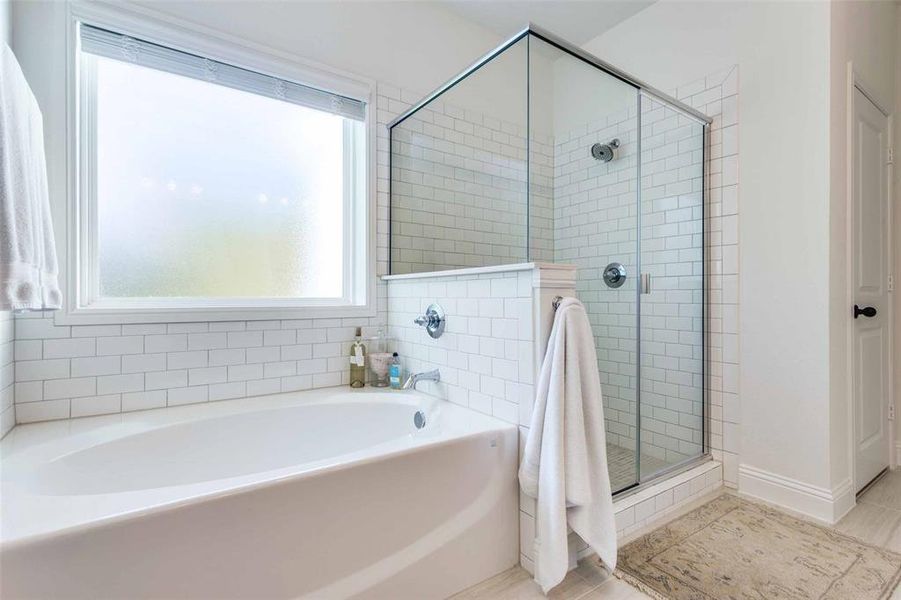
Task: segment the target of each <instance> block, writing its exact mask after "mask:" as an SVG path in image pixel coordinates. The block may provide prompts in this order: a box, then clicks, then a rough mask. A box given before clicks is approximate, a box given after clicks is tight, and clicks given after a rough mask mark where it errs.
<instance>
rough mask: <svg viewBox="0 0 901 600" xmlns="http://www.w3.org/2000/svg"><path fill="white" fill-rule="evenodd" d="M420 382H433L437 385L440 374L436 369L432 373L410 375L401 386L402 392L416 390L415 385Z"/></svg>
mask: <svg viewBox="0 0 901 600" xmlns="http://www.w3.org/2000/svg"><path fill="white" fill-rule="evenodd" d="M420 381H434V382H435V383H438V382H439V381H441V373H440V372H439V371H438V369H435V370H434V371H424V372H422V373H410V376H409V377H407V380H406V381H405V382H404V384H403V385H402V386H401V389H403V390H409V389H414V390H415V389H416V384H417V383H419V382H420Z"/></svg>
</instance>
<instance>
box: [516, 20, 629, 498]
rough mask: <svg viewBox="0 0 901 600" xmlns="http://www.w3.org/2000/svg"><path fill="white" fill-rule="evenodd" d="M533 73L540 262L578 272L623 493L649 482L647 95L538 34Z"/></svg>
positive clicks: (613, 464) (533, 180) (534, 239)
mask: <svg viewBox="0 0 901 600" xmlns="http://www.w3.org/2000/svg"><path fill="white" fill-rule="evenodd" d="M528 75H529V240H530V243H529V250H530V259H531V260H535V261H548V262H557V263H566V264H573V265H576V267H577V269H578V271H577V278H576V281H577V283H576V295H577V297H578V298H579V299H580V300H581V301H582V303H583V304H584V305H585V309H586V311H587V312H588V318H589V320H590V321H591V326H592V331H593V333H594V340H595V348H596V351H597V356H598V371H599V373H600V379H601V386H602V391H603V396H604V417H605V419H604V420H605V426H606V437H607V459H608V465H609V472H610V480H611V484H612V486H613V490H614V492H616V491H621V490H624V489H627V488H629V487H631V486H633V485H635V484H637V483H638V482H639V475H640V471H639V466H640V465H639V459H638V454H639V447H640V439H639V436H640V433H641V430H640V427H639V423H638V416H639V408H638V397H639V396H638V387H639V364H638V358H639V356H638V325H639V323H638V308H639V305H638V281H639V277H638V274H639V260H638V259H639V244H638V242H639V239H638V238H639V236H638V232H639V205H638V188H639V186H638V174H639V172H638V152H639V145H638V141H639V140H638V109H639V94H638V89H637V88H636V87H635V86H633V85H631V84H629V83H626V82H624V81H622V80H621V79H619V78H617V77H614V76H613V75H610V74H608V73H606V72H604V71H602V70H600V69H598V68H597V67H595V66H594V65H592V64H590V63H588V62H586V61H584V60H582V59H581V58H579V57H577V56H574V55H573V54H571V53H569V52H566V51H564V50H562V49H560V48H559V47H557V46H555V45H553V44H551V43H548V42H546V41H544V40H542V39H539V38H538V37H536V36H529V74H528ZM605 273H606V277H605Z"/></svg>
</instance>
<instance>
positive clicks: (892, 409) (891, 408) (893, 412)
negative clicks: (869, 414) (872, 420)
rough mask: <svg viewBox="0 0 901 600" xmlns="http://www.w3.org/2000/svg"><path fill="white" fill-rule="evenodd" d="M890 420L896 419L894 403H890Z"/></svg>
mask: <svg viewBox="0 0 901 600" xmlns="http://www.w3.org/2000/svg"><path fill="white" fill-rule="evenodd" d="M888 420H889V421H894V420H895V405H894V404H889V405H888Z"/></svg>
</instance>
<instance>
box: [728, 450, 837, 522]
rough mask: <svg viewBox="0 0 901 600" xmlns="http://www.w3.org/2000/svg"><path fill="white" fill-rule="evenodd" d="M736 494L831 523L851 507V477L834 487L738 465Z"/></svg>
mask: <svg viewBox="0 0 901 600" xmlns="http://www.w3.org/2000/svg"><path fill="white" fill-rule="evenodd" d="M738 490H739V493H741V494H744V495H747V496H751V497H753V498H758V499H760V500H764V501H766V502H769V503H771V504H775V505H776V506H780V507H782V508H786V509H788V510H790V511H793V512H796V513H800V514H801V515H804V516H807V517H811V518H813V519H816V520H817V521H822V522H824V523H828V524H830V525H831V524H833V523H836V522H838V520H839V519H841V518H842V517H843V516H844V515H845V513H847V512H848V511H849V510H851V509H852V508H853V507H854V492H853V489H852V485H851V480H850V479H846V480H845V481H843V482H842V483H840V484H839V485H838V486H836V488H835V489H833V490H830V489H827V488H823V487H819V486H815V485H810V484H809V483H804V482H803V481H798V480H797V479H791V478H789V477H783V476H782V475H777V474H776V473H770V472H768V471H764V470H763V469H758V468H756V467H752V466H750V465H739V467H738Z"/></svg>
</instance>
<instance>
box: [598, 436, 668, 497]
mask: <svg viewBox="0 0 901 600" xmlns="http://www.w3.org/2000/svg"><path fill="white" fill-rule="evenodd" d="M635 466H636V465H635V451H634V450H631V449H629V448H623V447H622V446H617V445H615V444H607V471H608V472H609V473H610V488H611V489H612V490H613V492H614V493H615V492H617V491H619V490H621V489H623V488H626V487H628V486H630V485H632V484H633V483H636V481H635V475H636V471H635ZM667 466H668V465H667V464H666V462H665V461H662V460H660V459H659V458H655V457H653V456H644V457H642V459H641V473H642V475H650V474H652V473H656V472H657V471H660V470H662V469H664V468H665V467H667Z"/></svg>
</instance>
